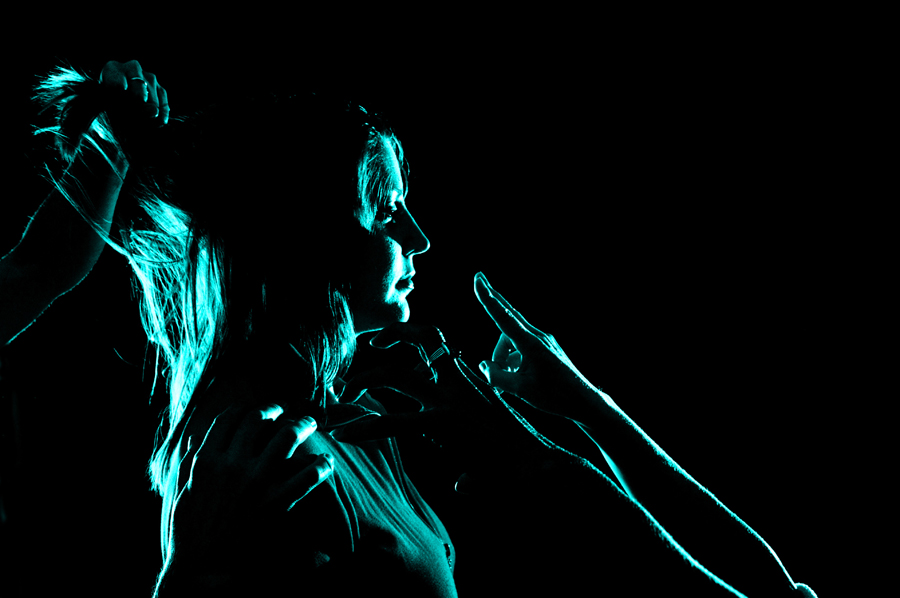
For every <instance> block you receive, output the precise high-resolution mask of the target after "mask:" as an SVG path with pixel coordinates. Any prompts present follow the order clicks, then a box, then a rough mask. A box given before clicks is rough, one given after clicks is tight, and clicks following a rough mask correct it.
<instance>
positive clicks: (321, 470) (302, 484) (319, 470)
mask: <svg viewBox="0 0 900 598" xmlns="http://www.w3.org/2000/svg"><path fill="white" fill-rule="evenodd" d="M333 473H334V457H332V456H331V455H329V454H328V453H325V454H324V455H319V457H318V458H317V459H316V460H315V462H314V463H313V464H312V465H310V466H308V467H304V468H303V470H302V471H301V472H300V473H298V474H297V475H295V476H294V477H292V478H291V479H290V480H288V482H287V483H286V484H284V485H283V486H281V490H282V492H281V493H280V494H281V495H282V496H288V497H290V498H289V499H288V500H287V501H285V502H286V504H287V510H288V511H290V510H291V509H293V508H294V506H295V505H296V504H297V503H298V502H300V501H301V500H303V498H304V497H305V496H306V495H307V494H309V493H310V492H312V490H313V489H314V488H315V487H316V486H318V485H319V484H321V483H322V482H324V481H325V480H326V479H328V476H330V475H331V474H333ZM298 497H299V498H298Z"/></svg>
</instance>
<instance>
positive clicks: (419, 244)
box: [405, 214, 431, 255]
mask: <svg viewBox="0 0 900 598" xmlns="http://www.w3.org/2000/svg"><path fill="white" fill-rule="evenodd" d="M409 224H410V230H409V233H408V235H407V241H406V243H405V245H406V247H405V249H406V251H407V253H406V255H416V254H417V253H425V252H426V251H428V248H429V247H431V242H430V241H429V240H428V237H426V236H425V233H423V232H422V229H421V228H419V225H418V224H417V223H416V220H415V218H413V217H412V214H410V215H409Z"/></svg>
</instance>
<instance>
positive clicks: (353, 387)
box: [341, 368, 386, 403]
mask: <svg viewBox="0 0 900 598" xmlns="http://www.w3.org/2000/svg"><path fill="white" fill-rule="evenodd" d="M385 376H386V372H385V371H384V370H383V369H382V368H374V369H371V370H366V371H365V372H361V373H359V374H357V375H356V376H353V377H352V378H350V380H348V381H347V383H346V385H345V386H344V391H343V392H342V393H341V403H355V402H356V401H358V400H359V398H360V397H361V396H363V395H364V394H365V392H366V391H367V390H369V389H370V388H381V387H382V386H383V384H384V379H385Z"/></svg>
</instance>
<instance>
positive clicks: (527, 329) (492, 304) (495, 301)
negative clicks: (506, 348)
mask: <svg viewBox="0 0 900 598" xmlns="http://www.w3.org/2000/svg"><path fill="white" fill-rule="evenodd" d="M475 296H476V297H478V301H479V302H481V305H482V307H484V310H485V311H486V312H487V314H488V315H489V316H490V317H491V319H492V320H493V321H494V323H495V324H496V325H497V328H499V329H500V331H501V332H503V333H505V334H506V335H507V336H508V337H509V338H510V339H511V340H512V341H513V343H525V344H526V345H527V344H528V343H529V342H530V341H531V340H532V339H533V338H534V337H535V336H538V335H540V334H542V333H541V331H540V330H538V329H537V328H535V327H533V326H531V325H530V324H529V323H528V322H527V321H525V318H523V317H522V315H521V314H519V312H517V311H516V310H514V309H513V308H512V306H510V305H509V304H507V303H505V302H501V301H500V299H502V298H501V297H500V296H499V294H498V293H497V292H496V291H493V290H492V289H491V288H490V287H489V286H488V284H487V281H486V280H485V279H484V275H483V274H481V272H479V273H478V274H476V275H475ZM517 347H518V345H517Z"/></svg>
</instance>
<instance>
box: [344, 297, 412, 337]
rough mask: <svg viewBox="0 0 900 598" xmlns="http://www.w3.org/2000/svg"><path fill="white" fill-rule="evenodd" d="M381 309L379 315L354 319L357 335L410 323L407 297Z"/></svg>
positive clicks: (400, 298)
mask: <svg viewBox="0 0 900 598" xmlns="http://www.w3.org/2000/svg"><path fill="white" fill-rule="evenodd" d="M381 307H382V309H379V310H378V311H379V312H380V313H378V314H368V315H367V317H362V318H360V317H356V318H354V320H355V323H356V334H357V335H360V334H364V333H366V332H372V331H374V330H381V329H382V328H387V327H388V326H390V325H391V324H394V323H396V322H408V321H409V314H410V310H409V303H407V302H406V298H405V297H399V298H398V299H397V301H396V302H394V303H389V304H384V305H382V306H381Z"/></svg>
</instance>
